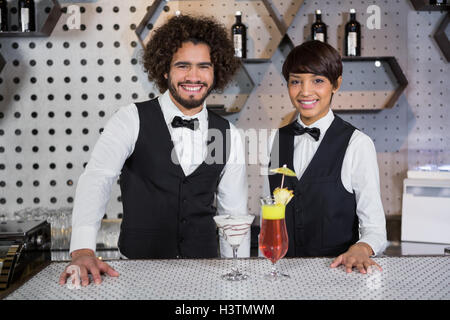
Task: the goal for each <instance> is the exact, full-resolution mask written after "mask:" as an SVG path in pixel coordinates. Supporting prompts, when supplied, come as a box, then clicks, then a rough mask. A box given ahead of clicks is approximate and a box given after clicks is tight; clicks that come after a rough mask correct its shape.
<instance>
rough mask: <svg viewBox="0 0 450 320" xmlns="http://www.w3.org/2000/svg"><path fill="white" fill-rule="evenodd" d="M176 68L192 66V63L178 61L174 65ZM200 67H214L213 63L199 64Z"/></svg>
mask: <svg viewBox="0 0 450 320" xmlns="http://www.w3.org/2000/svg"><path fill="white" fill-rule="evenodd" d="M173 65H174V66H179V65H188V66H191V65H192V62H189V61H177V62H175V63H174V64H173ZM197 65H198V66H212V62H206V61H205V62H199V63H197Z"/></svg>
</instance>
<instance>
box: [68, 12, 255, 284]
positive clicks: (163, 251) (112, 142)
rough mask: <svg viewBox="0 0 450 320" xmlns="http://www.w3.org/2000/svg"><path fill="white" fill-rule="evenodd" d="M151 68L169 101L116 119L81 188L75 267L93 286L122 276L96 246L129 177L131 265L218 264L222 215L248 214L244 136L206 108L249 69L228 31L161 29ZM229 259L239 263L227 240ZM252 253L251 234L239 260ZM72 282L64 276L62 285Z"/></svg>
mask: <svg viewBox="0 0 450 320" xmlns="http://www.w3.org/2000/svg"><path fill="white" fill-rule="evenodd" d="M143 62H144V63H143V65H144V68H145V69H146V71H147V73H148V77H149V80H150V81H153V82H155V83H156V85H157V86H158V87H159V89H160V91H161V93H163V94H162V95H161V96H160V97H158V98H156V99H153V100H149V101H145V102H141V103H136V104H131V105H129V106H126V107H123V108H121V109H120V110H119V111H118V112H117V113H116V114H115V115H113V117H112V118H111V119H110V120H109V122H108V123H107V125H106V126H105V129H104V131H103V133H102V135H101V137H100V139H99V140H98V142H97V144H96V146H95V148H94V150H93V152H92V155H91V158H90V160H89V163H88V165H87V166H86V170H85V172H84V173H83V174H82V176H81V177H80V179H79V182H78V186H77V191H76V198H75V203H74V210H73V223H72V239H71V248H70V252H71V257H72V262H71V264H70V265H77V266H79V267H80V271H81V284H82V285H83V286H86V285H88V284H89V278H88V273H91V274H92V277H93V280H94V282H95V283H96V284H98V283H101V273H106V274H108V275H110V276H118V273H117V271H115V270H114V269H113V268H111V267H110V266H109V265H108V264H106V263H105V262H103V261H101V260H100V259H97V258H96V256H95V244H96V241H95V240H96V234H97V231H98V229H99V227H100V223H101V218H102V216H103V214H104V212H105V207H106V204H107V201H108V198H109V196H110V190H111V185H112V183H114V181H115V180H116V178H117V177H118V175H119V174H120V187H121V193H122V203H123V210H124V211H123V220H122V224H121V231H120V236H119V244H118V247H119V250H120V253H121V255H122V256H123V257H125V258H133V259H141V258H181V257H188V258H211V257H216V256H217V254H218V246H217V234H216V225H215V223H214V220H213V216H214V215H215V214H216V213H218V214H246V213H247V192H248V190H247V178H246V171H245V160H244V159H245V158H244V147H243V144H242V141H241V138H240V135H239V133H238V131H237V129H236V128H235V127H234V126H233V125H232V124H230V123H229V122H228V121H227V120H225V119H223V118H221V117H219V116H217V115H216V114H214V113H212V112H210V111H209V110H207V109H206V106H205V99H206V98H207V96H208V95H209V94H210V92H211V91H212V90H221V89H223V88H224V87H225V86H226V85H227V83H228V82H229V81H230V80H231V78H232V76H233V74H234V73H235V72H236V71H237V70H238V68H239V67H240V61H239V60H238V59H236V58H235V57H234V49H233V44H232V42H231V40H230V39H229V38H228V36H227V31H226V29H225V28H224V27H223V26H222V25H220V24H218V23H217V22H216V21H214V20H212V19H209V18H193V17H189V16H177V17H174V18H172V19H170V20H169V21H168V22H167V23H166V24H165V25H163V26H161V27H160V28H159V29H158V30H156V31H155V32H154V34H153V36H152V39H151V40H150V42H149V43H148V45H147V47H146V49H145V52H144V55H143ZM211 132H215V133H220V134H219V135H217V134H215V135H213V134H211ZM218 141H222V143H219V144H218V143H217V142H218ZM227 145H229V146H230V147H229V150H228V149H227ZM213 146H215V148H213ZM217 146H219V147H217ZM214 201H216V203H217V212H216V207H214ZM220 252H221V255H222V256H227V257H231V256H232V253H231V248H230V246H229V245H227V244H226V243H225V241H224V240H223V239H221V240H220ZM249 253H250V237H249V236H248V237H247V238H246V240H245V243H243V244H242V245H241V248H240V250H239V253H238V254H239V255H240V256H249ZM67 277H68V273H67V272H66V271H64V272H63V273H62V274H61V277H60V284H64V283H65V282H66V279H67Z"/></svg>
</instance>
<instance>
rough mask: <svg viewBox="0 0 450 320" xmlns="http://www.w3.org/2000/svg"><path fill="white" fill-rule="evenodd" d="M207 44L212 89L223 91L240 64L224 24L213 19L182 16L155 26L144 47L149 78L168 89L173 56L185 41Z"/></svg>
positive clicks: (159, 86) (162, 88)
mask: <svg viewBox="0 0 450 320" xmlns="http://www.w3.org/2000/svg"><path fill="white" fill-rule="evenodd" d="M189 41H190V42H193V43H194V44H197V43H204V44H207V45H208V46H209V48H210V56H211V62H212V64H213V66H214V86H213V88H212V89H213V90H216V91H221V90H223V89H224V88H225V87H226V85H227V84H228V83H229V82H230V81H231V79H232V77H233V75H234V74H235V73H236V71H237V70H238V69H239V67H240V66H241V61H240V59H239V58H236V57H235V56H234V46H233V42H232V41H231V38H229V36H228V32H227V30H226V29H225V27H224V26H223V25H222V24H220V23H218V22H217V21H216V20H214V19H213V18H208V17H202V16H198V17H193V16H188V15H179V16H174V17H172V18H170V20H169V21H168V22H167V23H165V24H164V25H162V26H161V27H159V28H158V29H156V30H155V31H154V33H153V35H152V37H151V39H150V41H149V42H148V44H147V45H146V48H145V49H144V52H143V55H142V60H143V66H144V70H145V71H146V72H147V74H148V79H149V80H150V81H151V82H155V83H156V85H157V86H158V88H159V91H160V92H164V91H166V90H167V89H168V83H167V79H166V78H165V77H164V74H168V73H169V70H170V63H171V61H172V56H173V55H174V54H175V52H176V51H177V50H178V49H179V48H181V46H182V44H183V43H184V42H189Z"/></svg>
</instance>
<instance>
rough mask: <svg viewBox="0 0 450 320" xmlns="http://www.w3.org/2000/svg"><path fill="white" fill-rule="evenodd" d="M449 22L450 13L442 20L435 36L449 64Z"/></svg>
mask: <svg viewBox="0 0 450 320" xmlns="http://www.w3.org/2000/svg"><path fill="white" fill-rule="evenodd" d="M449 22H450V13H447V14H446V16H445V17H444V19H443V20H442V22H441V24H440V25H439V27H438V28H437V30H436V33H435V34H434V39H435V40H436V43H437V44H438V46H439V48H440V49H441V51H442V53H443V55H444V57H445V59H447V62H449V61H450V41H449V39H448V36H447V32H446V30H447V29H448V28H450V26H449Z"/></svg>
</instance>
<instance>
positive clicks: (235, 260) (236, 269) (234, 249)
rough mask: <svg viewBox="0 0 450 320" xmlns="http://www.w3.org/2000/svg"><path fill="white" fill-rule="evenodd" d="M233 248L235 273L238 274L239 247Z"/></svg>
mask: <svg viewBox="0 0 450 320" xmlns="http://www.w3.org/2000/svg"><path fill="white" fill-rule="evenodd" d="M232 248H233V261H234V267H233V271H235V272H237V271H238V265H237V251H238V248H239V246H232Z"/></svg>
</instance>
